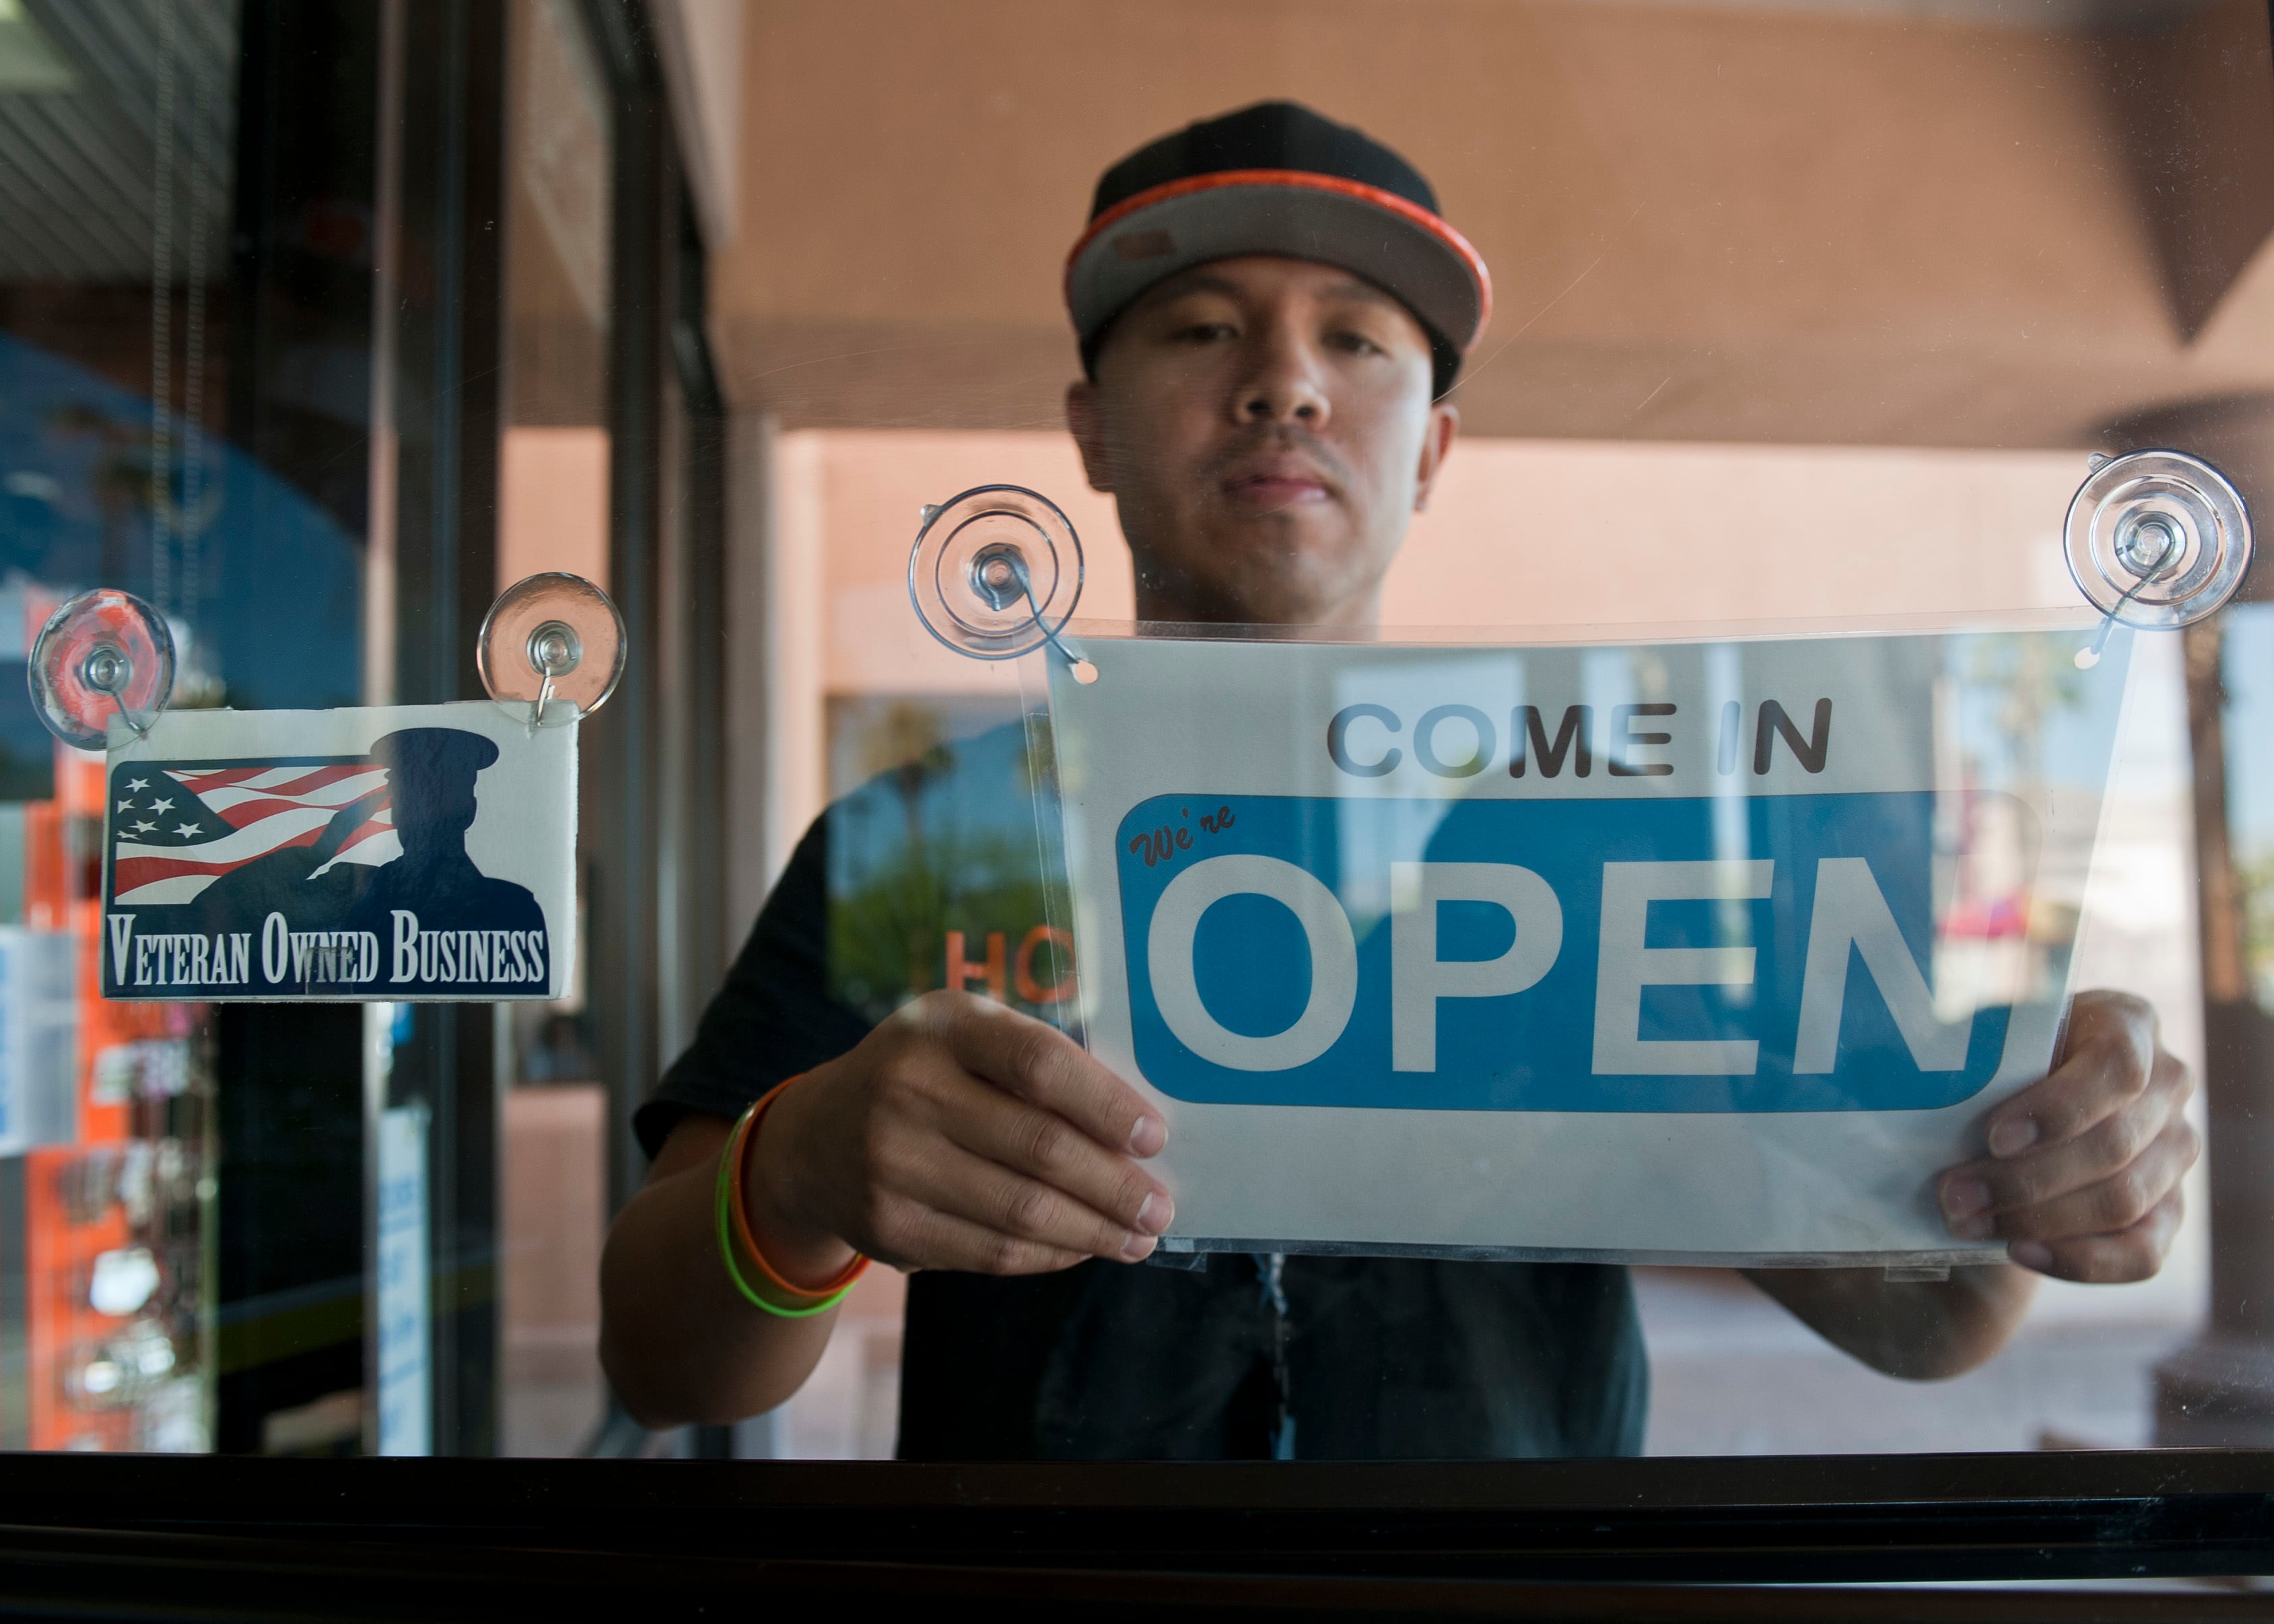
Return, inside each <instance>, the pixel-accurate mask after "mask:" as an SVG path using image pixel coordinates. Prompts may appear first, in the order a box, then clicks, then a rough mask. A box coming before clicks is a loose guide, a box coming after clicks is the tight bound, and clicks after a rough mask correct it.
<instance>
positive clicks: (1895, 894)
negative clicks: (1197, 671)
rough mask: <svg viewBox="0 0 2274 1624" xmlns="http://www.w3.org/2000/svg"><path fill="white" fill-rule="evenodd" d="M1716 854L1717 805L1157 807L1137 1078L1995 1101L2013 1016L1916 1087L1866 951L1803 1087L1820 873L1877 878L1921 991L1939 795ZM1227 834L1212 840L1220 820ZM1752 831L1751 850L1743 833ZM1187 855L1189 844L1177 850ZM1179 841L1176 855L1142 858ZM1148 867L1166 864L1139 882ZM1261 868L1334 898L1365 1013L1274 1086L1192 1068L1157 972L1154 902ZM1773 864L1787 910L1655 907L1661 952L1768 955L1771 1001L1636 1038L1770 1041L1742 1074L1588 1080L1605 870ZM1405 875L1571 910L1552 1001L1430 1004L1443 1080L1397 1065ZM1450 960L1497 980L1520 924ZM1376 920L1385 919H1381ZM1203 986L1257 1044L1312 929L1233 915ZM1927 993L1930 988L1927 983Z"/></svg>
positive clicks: (1574, 1098)
mask: <svg viewBox="0 0 2274 1624" xmlns="http://www.w3.org/2000/svg"><path fill="white" fill-rule="evenodd" d="M1721 804H1722V805H1723V807H1724V812H1723V816H1722V820H1721V829H1720V831H1719V835H1718V845H1717V831H1716V827H1715V816H1714V808H1715V805H1716V802H1715V801H1713V800H1709V799H1694V800H1690V799H1685V800H1674V799H1651V798H1645V797H1634V798H1622V799H1615V800H1613V799H1604V800H1525V801H1517V800H1474V801H1454V802H1450V803H1447V802H1433V801H1395V800H1382V801H1363V800H1330V799H1301V798H1292V797H1269V796H1248V797H1238V796H1236V797H1231V798H1229V799H1227V798H1224V797H1221V796H1178V795H1163V796H1156V797H1155V798H1153V799H1152V800H1150V801H1146V802H1144V803H1142V804H1141V805H1140V806H1138V807H1136V808H1134V809H1133V810H1132V811H1131V813H1130V814H1129V816H1127V818H1126V819H1125V820H1124V822H1123V823H1122V826H1121V830H1120V838H1118V840H1117V842H1116V850H1117V853H1118V870H1119V871H1118V883H1119V887H1120V896H1121V907H1122V914H1123V929H1124V944H1125V947H1126V954H1127V964H1128V972H1129V983H1130V1002H1131V1012H1132V1019H1133V1038H1134V1041H1135V1048H1136V1054H1137V1058H1138V1062H1139V1064H1140V1067H1141V1070H1142V1071H1143V1073H1144V1076H1145V1077H1146V1079H1148V1081H1149V1082H1151V1083H1152V1084H1153V1085H1155V1086H1157V1087H1159V1088H1161V1089H1162V1090H1163V1091H1164V1092H1166V1093H1168V1094H1171V1095H1173V1096H1175V1097H1177V1098H1179V1099H1184V1100H1189V1101H1207V1102H1222V1103H1242V1104H1280V1105H1305V1106H1365V1107H1396V1108H1406V1109H1459V1110H1478V1109H1485V1110H1510V1111H1526V1110H1533V1111H1539V1110H1555V1111H1575V1110H1578V1111H1629V1112H1649V1111H1662V1112H1686V1111H1831V1110H1900V1109H1932V1108H1937V1107H1942V1106H1947V1105H1950V1104H1953V1103H1955V1102H1956V1101H1962V1100H1964V1099H1967V1098H1969V1097H1970V1096H1971V1095H1973V1094H1976V1093H1977V1092H1978V1091H1979V1090H1980V1089H1981V1088H1982V1087H1983V1086H1984V1084H1986V1083H1987V1082H1988V1081H1989V1079H1990V1078H1991V1076H1992V1073H1993V1072H1995V1071H1996V1070H1997V1068H1998V1064H1999V1059H2000V1057H2001V1055H2002V1051H2003V1049H2004V1046H2005V1035H2006V1030H2007V1024H2008V1019H2009V1015H2010V1011H2008V1010H2007V1009H2004V1008H1995V1009H1985V1010H1982V1011H1978V1012H1977V1014H1976V1015H1975V1016H1974V1018H1973V1023H1972V1028H1971V1031H1970V1034H1969V1037H1968V1040H1967V1043H1966V1048H1965V1064H1964V1065H1963V1067H1962V1068H1961V1069H1958V1070H1954V1071H1922V1070H1921V1069H1920V1068H1919V1066H1918V1065H1917V1064H1916V1062H1915V1060H1914V1058H1913V1054H1912V1051H1911V1049H1909V1047H1908V1046H1907V1045H1906V1043H1905V1041H1904V1039H1903V1037H1902V1035H1901V1032H1900V1030H1899V1029H1898V1027H1897V1025H1896V1023H1895V1019H1894V1016H1893V1015H1892V1014H1891V1013H1890V1012H1889V1009H1888V1005H1887V1003H1886V1000H1885V998H1884V997H1883V996H1881V994H1880V992H1879V987H1878V984H1877V982H1876V981H1875V979H1874V977H1873V975H1872V974H1871V971H1870V970H1869V969H1867V967H1866V966H1865V965H1864V962H1863V958H1862V955H1861V954H1860V953H1857V952H1856V951H1855V950H1853V949H1850V950H1849V966H1848V973H1847V981H1846V992H1845V999H1844V1004H1843V1005H1842V1014H1841V1023H1840V1041H1839V1045H1838V1049H1837V1058H1836V1064H1834V1067H1833V1069H1832V1070H1831V1071H1828V1072H1820V1073H1814V1074H1802V1075H1796V1073H1795V1072H1794V1070H1793V1061H1794V1048H1795V1040H1796V1033H1797V1029H1798V1024H1799V1017H1800V1007H1801V996H1802V988H1803V971H1804V968H1805V966H1806V961H1807V951H1808V943H1807V936H1808V932H1809V929H1810V925H1811V917H1812V910H1813V907H1814V901H1815V891H1816V886H1817V876H1818V863H1819V861H1823V860H1825V859H1841V858H1861V859H1864V860H1865V861H1867V862H1868V863H1869V865H1870V869H1871V877H1872V878H1873V879H1874V880H1875V881H1876V882H1877V883H1878V886H1879V892H1880V894H1881V896H1883V897H1884V898H1885V900H1886V906H1887V909H1888V911H1889V913H1890V914H1892V916H1893V918H1894V921H1895V924H1896V926H1897V928H1898V929H1900V931H1901V936H1902V938H1903V941H1904V943H1905V944H1906V945H1907V946H1908V947H1909V950H1910V953H1911V957H1912V959H1913V962H1914V963H1915V964H1916V966H1917V967H1918V969H1919V971H1920V973H1921V974H1923V975H1930V968H1931V950H1932V941H1933V933H1934V921H1933V917H1932V892H1931V881H1932V862H1933V854H1934V848H1933V838H1934V830H1933V815H1934V797H1933V796H1932V795H1931V794H1927V793H1903V794H1827V795H1798V796H1773V797H1760V798H1755V799H1749V800H1743V801H1736V803H1735V807H1736V808H1742V818H1741V820H1738V821H1737V822H1736V825H1735V827H1734V828H1733V823H1732V820H1731V819H1730V818H1729V816H1728V811H1729V809H1731V808H1730V803H1728V802H1723V803H1721ZM1226 810H1229V811H1230V812H1231V815H1232V816H1231V821H1230V823H1229V825H1228V826H1223V827H1219V828H1218V829H1216V830H1215V831H1210V830H1209V829H1208V828H1206V827H1204V826H1203V823H1202V820H1203V818H1207V819H1209V820H1212V821H1217V822H1219V823H1221V815H1222V813H1223V812H1224V811H1226ZM1736 829H1742V831H1743V839H1742V841H1739V842H1735V843H1733V841H1732V838H1731V837H1732V835H1733V833H1735V832H1736ZM1180 830H1181V831H1185V834H1186V837H1187V838H1188V839H1189V844H1188V845H1184V846H1179V845H1178V840H1177V831H1180ZM1154 831H1167V838H1166V840H1165V841H1163V840H1161V839H1159V838H1155V839H1152V840H1148V839H1147V838H1146V837H1147V835H1148V833H1152V832H1154ZM1148 851H1149V852H1150V853H1151V854H1152V855H1153V857H1154V861H1153V862H1152V863H1150V864H1148V862H1147V861H1145V854H1146V852H1148ZM1232 853H1254V854H1260V855H1264V856H1269V857H1272V858H1276V859H1279V860H1282V861H1286V862H1289V863H1292V864H1294V865H1295V866H1296V867H1298V868H1301V869H1303V870H1305V871H1306V872H1307V873H1309V874H1311V875H1313V876H1316V877H1317V878H1318V879H1319V880H1320V881H1321V882H1322V883H1324V884H1325V886H1326V887H1327V888H1328V889H1329V890H1330V891H1334V892H1336V894H1337V898H1338V899H1339V900H1340V901H1341V902H1342V904H1343V906H1344V910H1345V912H1346V913H1347V914H1349V916H1350V919H1351V924H1352V931H1353V933H1354V936H1355V938H1356V944H1357V959H1358V967H1359V981H1358V992H1357V996H1356V1002H1355V1004H1354V1006H1353V1007H1352V1012H1351V1015H1350V1019H1349V1021H1348V1024H1347V1026H1345V1027H1344V1029H1343V1031H1342V1034H1341V1035H1340V1037H1339V1038H1338V1039H1337V1041H1335V1042H1334V1043H1333V1044H1332V1046H1331V1047H1330V1048H1329V1049H1326V1051H1325V1052H1324V1053H1322V1054H1321V1055H1320V1056H1318V1057H1317V1058H1316V1059H1314V1060H1311V1061H1309V1062H1307V1063H1306V1064H1299V1065H1295V1066H1291V1067H1290V1068H1288V1069H1286V1070H1283V1071H1243V1070H1237V1069H1233V1068H1231V1067H1228V1066H1225V1065H1222V1064H1216V1063H1214V1062H1211V1061H1209V1060H1208V1059H1204V1058H1203V1057H1201V1056H1200V1055H1198V1054H1195V1053H1194V1052H1193V1050H1192V1049H1190V1048H1188V1047H1187V1046H1186V1044H1185V1043H1184V1042H1182V1041H1179V1039H1178V1037H1177V1035H1176V1034H1175V1033H1174V1032H1172V1031H1171V1026H1170V1023H1169V1021H1168V1020H1167V1019H1164V1017H1163V1014H1162V1012H1161V1009H1160V1005H1159V1004H1158V1003H1157V1002H1156V997H1155V995H1154V988H1153V985H1152V980H1151V975H1150V972H1149V970H1148V939H1149V934H1148V933H1149V930H1150V927H1151V922H1152V919H1153V914H1154V911H1155V907H1156V904H1157V903H1158V902H1159V900H1160V898H1161V896H1162V893H1163V891H1164V890H1165V889H1166V888H1167V887H1168V885H1169V884H1170V883H1171V882H1172V881H1173V880H1174V879H1175V878H1176V877H1177V876H1178V875H1179V874H1181V873H1183V872H1185V871H1186V869H1188V868H1192V867H1193V865H1195V864H1197V863H1199V862H1201V861H1206V860H1208V859H1210V858H1213V857H1216V856H1221V855H1227V854H1232ZM1733 857H1734V858H1740V859H1750V860H1753V861H1759V860H1762V859H1767V860H1770V861H1773V863H1774V868H1773V875H1772V889H1771V891H1770V894H1769V895H1768V896H1766V897H1765V898H1760V899H1758V900H1751V901H1735V902H1732V901H1723V900H1705V901H1654V902H1653V903H1652V904H1651V905H1650V906H1649V909H1648V913H1647V923H1646V929H1645V938H1644V944H1645V946H1647V947H1649V948H1653V949H1655V948H1682V947H1691V948H1705V947H1717V946H1720V947H1727V946H1750V947H1751V948H1753V949H1754V950H1755V951H1756V952H1757V955H1758V957H1757V959H1756V960H1755V965H1754V970H1755V974H1754V979H1753V980H1752V981H1751V983H1749V984H1746V985H1743V986H1737V987H1721V986H1653V987H1646V988H1645V989H1644V991H1643V994H1642V997H1641V1003H1640V1010H1639V1015H1638V1030H1637V1033H1636V1034H1635V1035H1637V1036H1638V1037H1639V1038H1641V1039H1643V1040H1646V1041H1683V1040H1693V1041H1694V1040H1717V1039H1718V1040H1752V1041H1756V1042H1757V1043H1758V1055H1757V1059H1756V1064H1755V1069H1754V1070H1753V1071H1751V1073H1750V1074H1747V1075H1691V1076H1621V1075H1599V1074H1597V1073H1596V1071H1594V1067H1593V1061H1594V1037H1595V1000H1596V994H1597V975H1598V952H1599V946H1600V923H1601V919H1600V915H1601V908H1602V892H1603V867H1604V865H1605V864H1606V863H1607V862H1610V863H1615V862H1634V861H1702V860H1710V859H1714V858H1721V859H1723V860H1728V859H1731V858H1733ZM1392 861H1431V862H1493V863H1512V864H1518V865H1521V866H1523V867H1525V868H1530V869H1532V870H1533V871H1534V872H1536V873H1537V874H1539V875H1540V876H1541V877H1542V878H1543V879H1545V880H1546V881H1547V884H1548V885H1549V887H1550V888H1552V890H1553V891H1554V892H1555V897H1556V899H1557V901H1558V902H1559V903H1560V905H1561V907H1562V931H1563V935H1562V947H1561V951H1560V952H1559V953H1558V954H1557V957H1556V959H1555V963H1554V965H1553V966H1552V967H1551V968H1550V969H1549V970H1548V971H1547V974H1545V975H1544V976H1543V977H1542V978H1541V979H1540V981H1537V982H1536V983H1535V984H1534V985H1532V986H1531V987H1530V988H1528V989H1525V990H1523V991H1521V992H1517V993H1515V994H1512V995H1510V996H1498V997H1475V998H1445V999H1442V1000H1441V1001H1440V1002H1439V1003H1438V1004H1437V1005H1436V1022H1437V1025H1436V1055H1435V1069H1434V1071H1426V1072H1425V1071H1397V1070H1394V1069H1393V1067H1392V1064H1391V1030H1392V1020H1391V987H1390V979H1391V978H1390V943H1391V936H1392V926H1391V921H1390V918H1389V915H1388V914H1387V913H1386V911H1384V910H1386V906H1387V898H1388V894H1389V892H1388V885H1387V874H1388V868H1389V864H1390V863H1391V862H1392ZM1438 906H1439V910H1440V911H1439V914H1438V929H1439V939H1438V945H1437V957H1438V959H1439V960H1440V961H1444V960H1452V959H1490V958H1493V957H1495V955H1497V954H1499V953H1501V952H1502V951H1506V950H1507V949H1508V948H1509V947H1510V943H1511V941H1512V940H1513V937H1514V934H1515V930H1516V925H1515V921H1514V920H1513V918H1512V917H1511V915H1510V914H1509V913H1508V912H1507V911H1506V910H1505V909H1503V908H1502V907H1499V906H1495V905H1492V904H1487V903H1479V902H1444V903H1441V904H1439V905H1438ZM1369 908H1370V910H1371V911H1368V910H1369ZM1192 951H1193V972H1194V979H1195V981H1196V982H1197V985H1198V987H1199V989H1200V994H1201V1002H1202V1004H1204V1005H1205V1006H1206V1008H1207V1011H1208V1012H1209V1015H1210V1016H1212V1017H1213V1018H1214V1019H1216V1021H1217V1022H1218V1023H1220V1024H1221V1025H1222V1026H1224V1027H1225V1028H1227V1029H1228V1030H1229V1031H1231V1032H1233V1033H1236V1034H1241V1035H1243V1036H1251V1037H1261V1036H1267V1035H1269V1034H1275V1033H1277V1032H1281V1031H1283V1030H1284V1029H1285V1028H1287V1027H1288V1026H1290V1025H1291V1023H1292V1022H1293V1021H1294V1020H1295V1019H1296V1018H1297V1016H1298V1015H1299V1013H1300V1012H1301V1011H1302V1010H1303V1008H1304V1006H1305V1004H1306V1001H1307V999H1308V998H1309V996H1310V989H1311V974H1312V966H1311V961H1310V954H1309V949H1308V947H1307V945H1306V939H1305V936H1304V933H1303V930H1302V929H1301V927H1300V925H1299V922H1298V921H1297V920H1296V918H1295V916H1294V914H1292V913H1291V911H1290V910H1289V909H1288V908H1287V907H1286V906H1283V905H1282V904H1281V903H1279V902H1277V901H1275V900H1272V899H1270V898H1264V897H1261V896H1255V895H1235V896H1229V897H1225V898H1223V899H1222V900H1220V901H1218V902H1216V904H1214V905H1213V906H1210V907H1209V908H1208V909H1207V911H1206V912H1205V913H1203V914H1201V921H1200V924H1199V927H1198V929H1197V930H1196V932H1195V934H1194V936H1193V948H1192ZM1930 979H1931V975H1930Z"/></svg>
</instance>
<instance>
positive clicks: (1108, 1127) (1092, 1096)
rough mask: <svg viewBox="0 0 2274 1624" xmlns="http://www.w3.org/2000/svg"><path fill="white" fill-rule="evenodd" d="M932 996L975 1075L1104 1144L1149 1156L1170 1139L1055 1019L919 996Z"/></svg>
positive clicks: (947, 1034) (959, 1055)
mask: <svg viewBox="0 0 2274 1624" xmlns="http://www.w3.org/2000/svg"><path fill="white" fill-rule="evenodd" d="M935 999H939V1000H940V1013H939V1014H938V1015H937V1016H935V1017H931V1018H932V1019H938V1020H939V1021H940V1035H941V1036H942V1037H943V1038H945V1040H946V1041H947V1044H948V1046H949V1048H950V1049H951V1050H952V1051H953V1054H954V1056H955V1057H956V1059H957V1060H958V1061H959V1062H960V1063H961V1064H963V1066H964V1067H965V1068H966V1069H967V1070H968V1071H971V1072H972V1073H973V1074H975V1076H978V1077H983V1078H984V1079H987V1080H988V1081H989V1082H990V1083H993V1084H994V1085H995V1086H997V1087H998V1088H1000V1089H1003V1090H1004V1091H1005V1093H1008V1094H1016V1095H1017V1096H1018V1097H1019V1098H1020V1099H1022V1100H1025V1101H1028V1103H1029V1104H1032V1105H1038V1106H1040V1107H1042V1108H1043V1109H1044V1110H1046V1111H1053V1112H1055V1113H1057V1114H1058V1116H1063V1117H1065V1119H1066V1120H1067V1121H1068V1122H1070V1123H1072V1124H1073V1125H1074V1126H1075V1127H1077V1128H1080V1129H1081V1131H1082V1132H1084V1133H1086V1134H1088V1136H1089V1137H1090V1138H1091V1139H1095V1140H1096V1141H1097V1142H1098V1143H1099V1144H1100V1145H1103V1146H1104V1147H1106V1148H1107V1149H1108V1150H1111V1151H1118V1152H1120V1153H1122V1154H1127V1155H1133V1156H1149V1155H1152V1154H1155V1153H1156V1152H1157V1151H1158V1150H1159V1149H1160V1148H1161V1147H1162V1146H1163V1145H1165V1144H1167V1143H1168V1139H1169V1131H1168V1124H1165V1123H1163V1121H1162V1120H1161V1116H1160V1113H1159V1112H1157V1111H1156V1110H1154V1109H1153V1108H1152V1107H1151V1106H1150V1105H1148V1104H1147V1103H1146V1101H1145V1096H1144V1095H1142V1094H1139V1093H1138V1092H1137V1091H1136V1090H1135V1089H1134V1088H1132V1087H1131V1086H1129V1085H1128V1084H1126V1083H1125V1082H1123V1081H1122V1080H1121V1079H1119V1078H1118V1077H1116V1076H1114V1074H1113V1073H1112V1072H1111V1071H1108V1070H1107V1069H1106V1068H1105V1067H1104V1066H1103V1065H1102V1064H1099V1063H1098V1062H1097V1061H1096V1060H1095V1059H1094V1058H1092V1057H1091V1056H1089V1055H1088V1054H1087V1053H1085V1052H1084V1051H1083V1049H1082V1048H1081V1045H1080V1044H1078V1043H1076V1042H1075V1041H1073V1039H1072V1038H1070V1037H1068V1036H1066V1035H1065V1033H1063V1032H1060V1031H1059V1030H1058V1028H1057V1027H1055V1026H1050V1025H1048V1024H1047V1023H1045V1022H1043V1021H1039V1020H1035V1019H1033V1018H1032V1017H1031V1016H1026V1015H1021V1014H1020V1013H1019V1012H1018V1011H1015V1010H1007V1009H1005V1008H1004V1007H1003V1006H1002V1005H1000V1004H993V1003H990V1002H988V1001H987V1000H984V999H981V998H975V997H957V998H954V999H953V1001H952V1002H950V1001H948V1000H946V999H944V998H942V997H941V995H937V994H935V995H933V996H932V997H930V998H926V999H923V1000H921V1001H920V1002H922V1003H923V1004H932V1003H933V1002H934V1000H935Z"/></svg>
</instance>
